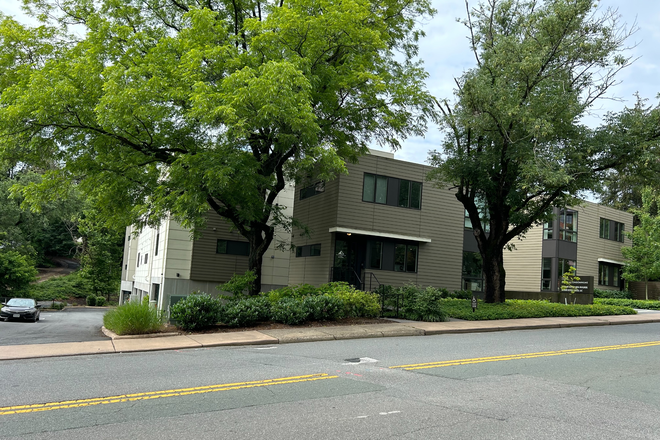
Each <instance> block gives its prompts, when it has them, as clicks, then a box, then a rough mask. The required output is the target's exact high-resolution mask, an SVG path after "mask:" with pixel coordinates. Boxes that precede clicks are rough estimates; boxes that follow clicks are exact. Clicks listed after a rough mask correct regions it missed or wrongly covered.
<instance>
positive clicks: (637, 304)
mask: <svg viewBox="0 0 660 440" xmlns="http://www.w3.org/2000/svg"><path fill="white" fill-rule="evenodd" d="M594 304H603V305H608V306H621V307H632V308H634V309H646V310H660V301H651V300H649V301H646V300H642V299H623V298H594Z"/></svg>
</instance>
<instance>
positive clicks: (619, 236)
mask: <svg viewBox="0 0 660 440" xmlns="http://www.w3.org/2000/svg"><path fill="white" fill-rule="evenodd" d="M612 223H614V237H613V238H614V240H616V241H620V242H621V243H623V240H624V237H625V234H624V233H623V232H624V228H625V226H626V225H624V224H623V223H619V222H612Z"/></svg>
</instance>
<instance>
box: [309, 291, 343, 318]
mask: <svg viewBox="0 0 660 440" xmlns="http://www.w3.org/2000/svg"><path fill="white" fill-rule="evenodd" d="M302 305H303V308H304V309H305V310H306V311H307V319H311V320H314V321H334V320H336V319H339V318H340V317H341V315H342V313H343V311H344V302H343V301H342V300H341V299H340V298H338V297H336V296H331V295H318V296H308V297H306V298H305V299H303V301H302Z"/></svg>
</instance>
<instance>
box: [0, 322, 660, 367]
mask: <svg viewBox="0 0 660 440" xmlns="http://www.w3.org/2000/svg"><path fill="white" fill-rule="evenodd" d="M653 322H660V313H643V314H638V315H619V316H580V317H575V318H526V319H502V320H496V321H450V322H413V321H404V322H395V321H392V324H369V325H353V326H339V327H313V328H308V327H305V328H291V329H277V330H264V331H244V332H228V333H205V334H192V335H179V334H170V335H158V336H154V335H149V336H147V337H136V336H116V335H113V334H112V333H110V332H108V333H106V334H109V335H110V336H109V338H108V340H107V341H94V342H68V343H62V344H35V345H6V346H3V347H0V360H10V359H30V358H41V357H54V356H75V355H87V354H101V353H128V352H137V351H155V350H175V349H184V348H202V347H219V346H228V345H259V344H285V343H293V342H312V341H332V340H338V339H361V338H384V337H392V336H424V335H440V334H447V333H476V332H492V331H502V330H530V329H539V328H560V327H582V326H593V325H615V324H646V323H653Z"/></svg>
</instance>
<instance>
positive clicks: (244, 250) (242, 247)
mask: <svg viewBox="0 0 660 440" xmlns="http://www.w3.org/2000/svg"><path fill="white" fill-rule="evenodd" d="M215 253H216V254H226V255H243V256H248V255H250V243H248V242H247V241H233V240H218V242H217V244H216V247H215Z"/></svg>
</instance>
